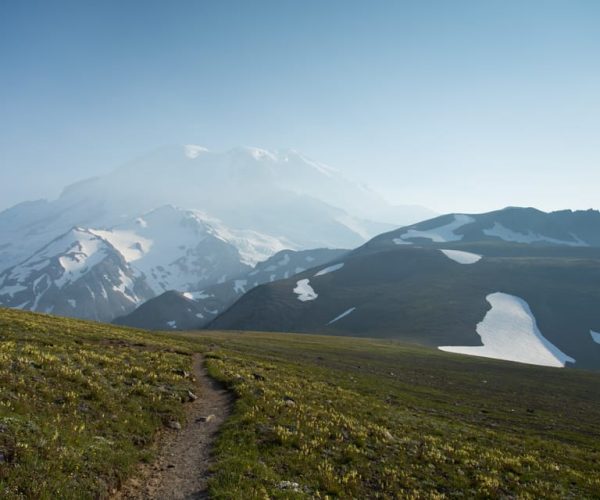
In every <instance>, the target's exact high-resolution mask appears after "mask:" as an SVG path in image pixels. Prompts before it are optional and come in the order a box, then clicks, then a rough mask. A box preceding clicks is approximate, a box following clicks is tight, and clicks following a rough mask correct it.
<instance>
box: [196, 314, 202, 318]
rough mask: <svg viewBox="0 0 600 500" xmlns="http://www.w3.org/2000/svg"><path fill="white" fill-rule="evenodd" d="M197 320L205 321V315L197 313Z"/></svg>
mask: <svg viewBox="0 0 600 500" xmlns="http://www.w3.org/2000/svg"><path fill="white" fill-rule="evenodd" d="M196 318H200V319H204V314H202V313H196Z"/></svg>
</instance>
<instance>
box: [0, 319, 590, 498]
mask: <svg viewBox="0 0 600 500" xmlns="http://www.w3.org/2000/svg"><path fill="white" fill-rule="evenodd" d="M194 351H199V352H204V353H205V359H206V362H207V365H208V368H209V372H210V373H211V374H212V375H213V376H214V377H216V378H218V379H220V380H222V381H224V382H225V383H226V384H227V385H228V386H229V387H230V388H231V390H232V391H233V392H234V394H235V395H236V397H237V399H236V403H235V407H234V410H233V414H232V415H231V417H230V418H229V419H228V420H227V421H226V423H225V425H224V426H223V428H222V429H221V433H220V435H219V437H218V440H217V443H216V448H215V456H214V463H213V464H212V470H213V471H214V476H213V477H212V480H211V483H210V488H211V489H210V492H211V493H212V495H213V496H214V497H215V498H266V497H270V498H326V497H329V498H336V497H337V498H348V497H355V498H366V497H370V498H373V497H379V498H393V497H397V496H401V497H403V498H456V497H460V496H463V497H468V498H473V497H482V498H483V497H503V496H504V497H514V496H518V497H520V498H542V497H543V498H565V497H571V498H597V495H598V491H600V479H599V475H598V470H600V451H599V450H600V404H599V402H600V384H599V382H600V376H599V375H598V374H597V373H590V372H585V371H580V370H576V369H573V370H560V369H552V368H538V367H532V366H526V365H519V364H514V363H506V362H498V361H491V360H485V359H478V358H471V357H465V356H459V355H450V354H446V353H442V352H439V351H436V350H434V349H428V348H424V347H415V346H410V345H406V344H400V343H397V342H394V341H388V340H377V341H375V340H366V339H355V338H340V337H323V336H313V335H293V334H275V333H273V334H260V333H220V332H201V333H197V334H196V333H194V334H186V335H182V334H179V335H176V334H169V335H167V334H150V333H145V332H141V331H135V330H129V329H121V328H117V327H114V326H107V325H100V324H95V323H87V322H81V321H74V320H65V319H59V318H55V317H50V316H44V315H37V314H31V313H23V312H18V311H9V310H0V384H1V385H0V386H1V388H2V391H1V395H0V456H1V457H2V458H1V459H0V497H4V498H20V497H23V498H97V497H100V498H102V497H106V496H108V495H109V494H110V491H111V490H112V488H113V487H116V486H117V485H118V484H119V483H120V482H121V481H122V479H123V478H124V477H126V476H127V475H128V474H130V473H131V471H132V470H133V469H132V466H133V465H134V464H135V463H136V462H138V461H140V460H150V459H151V457H152V453H153V448H152V444H153V438H154V437H155V436H156V432H157V431H158V430H160V429H161V428H164V427H165V425H168V423H169V422H170V421H172V420H174V419H177V420H179V419H181V415H182V408H183V403H182V401H184V400H185V399H186V398H185V394H186V391H187V390H188V388H189V387H191V381H190V380H189V379H188V378H186V376H185V375H186V373H185V372H186V371H189V367H190V363H191V356H190V354H191V353H192V352H194ZM199 395H200V397H201V396H202V395H201V394H199ZM182 423H183V424H184V425H185V422H183V421H182Z"/></svg>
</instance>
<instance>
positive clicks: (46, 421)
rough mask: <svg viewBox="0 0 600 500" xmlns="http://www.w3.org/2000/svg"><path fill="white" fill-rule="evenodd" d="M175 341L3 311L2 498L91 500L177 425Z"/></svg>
mask: <svg viewBox="0 0 600 500" xmlns="http://www.w3.org/2000/svg"><path fill="white" fill-rule="evenodd" d="M190 364H191V357H190V351H189V349H187V348H186V346H185V345H184V344H182V343H181V342H177V341H175V340H173V339H169V340H168V341H167V340H162V339H161V338H160V337H152V336H151V335H147V334H142V333H135V332H133V331H128V330H121V329H118V328H115V327H111V326H107V325H101V324H98V323H87V322H82V321H75V320H69V319H62V318H55V317H50V316H44V315H40V314H31V313H22V312H17V311H11V310H6V309H3V310H0V498H10V499H15V498H32V499H34V498H35V499H56V498H61V499H65V498H73V499H85V498H98V497H106V496H107V495H108V493H109V491H110V490H111V489H112V488H113V487H114V486H116V485H118V484H119V483H120V481H121V480H122V479H123V478H124V477H125V476H126V475H127V474H128V473H129V472H130V471H131V469H132V467H133V466H134V465H135V464H137V463H138V462H139V461H142V460H147V459H149V458H150V457H151V451H152V448H151V445H152V442H153V438H154V437H155V434H156V432H157V430H159V429H161V428H162V427H163V426H164V425H168V424H169V422H171V421H175V420H177V419H179V418H180V417H181V413H182V405H181V404H179V402H180V401H181V400H182V399H183V398H184V396H185V394H186V393H187V390H188V389H189V388H190V387H191V381H190V380H189V379H188V378H186V377H185V376H184V375H186V374H187V372H188V371H189V367H190Z"/></svg>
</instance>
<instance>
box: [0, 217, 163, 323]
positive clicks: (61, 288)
mask: <svg viewBox="0 0 600 500" xmlns="http://www.w3.org/2000/svg"><path fill="white" fill-rule="evenodd" d="M153 295H154V292H153V291H152V290H151V289H150V288H149V287H148V285H147V284H146V281H145V279H144V278H143V276H141V275H140V274H139V273H137V272H136V271H135V270H134V269H132V268H131V267H130V266H129V265H128V264H127V262H126V261H125V260H124V259H123V256H122V255H121V254H120V253H119V252H118V251H117V250H116V249H115V248H114V247H113V246H112V245H111V244H110V243H109V242H108V241H106V240H105V239H103V238H101V237H99V236H97V235H95V234H94V233H92V232H91V231H89V230H86V229H82V228H75V229H72V230H70V231H68V232H66V233H65V234H63V235H61V236H59V237H58V238H56V239H55V240H53V241H52V242H50V243H49V244H48V245H46V246H45V247H43V248H42V249H41V250H39V251H38V252H35V253H34V254H33V255H32V256H31V257H29V258H28V259H26V260H24V261H23V262H21V263H20V264H18V265H16V266H14V267H11V268H9V269H6V270H5V271H4V272H2V273H1V274H0V303H2V304H3V305H5V306H9V307H16V308H19V309H29V310H32V311H42V312H48V313H54V314H60V315H64V316H74V317H80V318H88V319H95V320H99V321H108V320H110V319H112V318H113V317H114V316H115V313H118V312H121V313H123V314H126V313H128V312H130V311H131V310H133V309H134V308H135V307H136V306H137V305H138V304H140V303H141V302H144V301H145V300H147V299H149V298H150V297H152V296H153Z"/></svg>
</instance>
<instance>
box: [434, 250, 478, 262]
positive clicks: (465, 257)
mask: <svg viewBox="0 0 600 500" xmlns="http://www.w3.org/2000/svg"><path fill="white" fill-rule="evenodd" d="M440 252H442V253H443V254H444V255H445V256H446V257H448V258H449V259H452V260H453V261H454V262H458V263H459V264H475V262H479V261H480V260H481V255H479V254H476V253H471V252H464V251H463V250H440Z"/></svg>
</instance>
